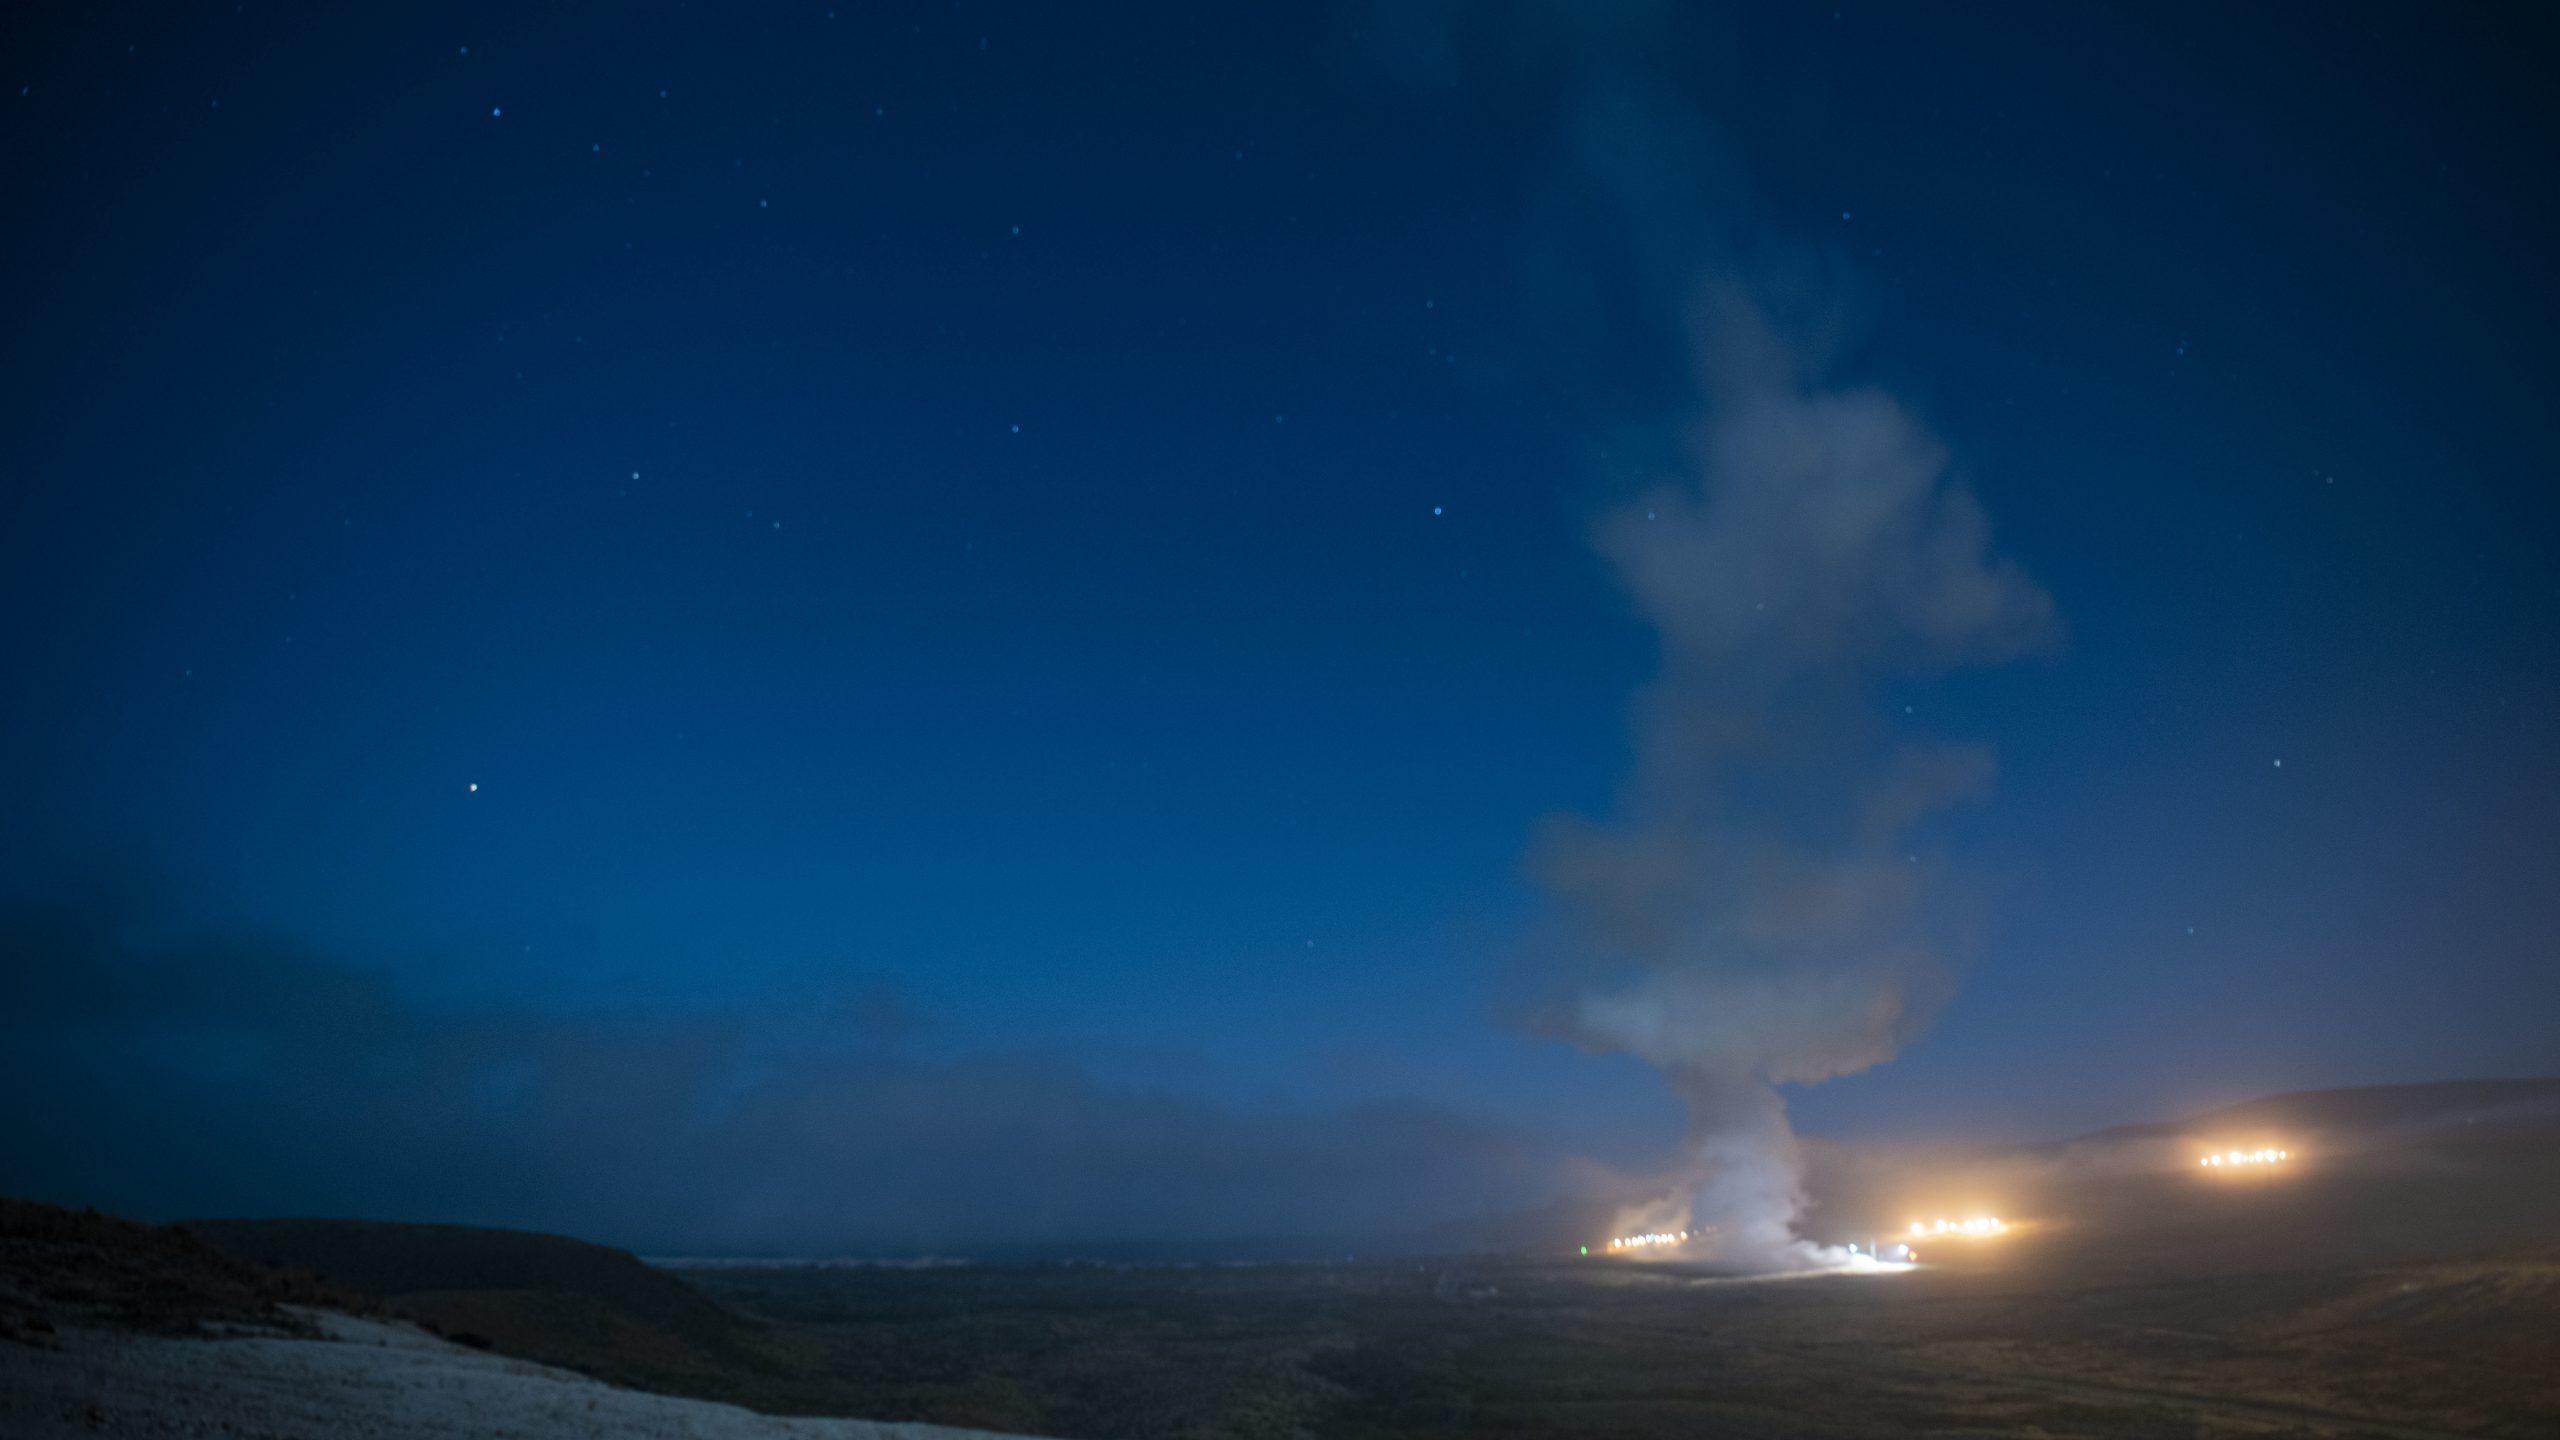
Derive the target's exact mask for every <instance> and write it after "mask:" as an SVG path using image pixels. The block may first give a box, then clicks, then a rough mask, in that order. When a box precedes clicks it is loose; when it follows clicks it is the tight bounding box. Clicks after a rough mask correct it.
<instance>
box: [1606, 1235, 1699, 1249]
mask: <svg viewBox="0 0 2560 1440" xmlns="http://www.w3.org/2000/svg"><path fill="white" fill-rule="evenodd" d="M1688 1238H1689V1232H1688V1231H1686V1230H1679V1231H1671V1230H1653V1231H1648V1232H1647V1233H1645V1234H1642V1235H1621V1236H1619V1237H1618V1238H1617V1239H1615V1240H1612V1241H1610V1242H1609V1248H1610V1249H1612V1250H1641V1249H1644V1248H1645V1247H1646V1246H1648V1245H1677V1244H1679V1243H1680V1242H1681V1241H1683V1240H1686V1239H1688Z"/></svg>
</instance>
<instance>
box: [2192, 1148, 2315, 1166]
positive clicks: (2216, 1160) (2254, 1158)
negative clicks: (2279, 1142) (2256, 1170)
mask: <svg viewBox="0 0 2560 1440" xmlns="http://www.w3.org/2000/svg"><path fill="white" fill-rule="evenodd" d="M2292 1158H2293V1152H2292V1151H2290V1150H2225V1151H2223V1152H2222V1153H2221V1154H2219V1155H2207V1156H2206V1157H2204V1158H2203V1159H2201V1160H2199V1161H2197V1162H2196V1163H2197V1164H2198V1165H2201V1166H2204V1167H2206V1168H2207V1169H2220V1168H2222V1167H2224V1166H2228V1165H2273V1164H2275V1163H2276V1162H2278V1161H2280V1160H2290V1159H2292Z"/></svg>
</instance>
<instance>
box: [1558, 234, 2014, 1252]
mask: <svg viewBox="0 0 2560 1440" xmlns="http://www.w3.org/2000/svg"><path fill="white" fill-rule="evenodd" d="M1703 288H1704V290H1705V293H1706V297H1707V298H1706V299H1705V300H1704V301H1703V302H1702V303H1701V305H1700V307H1699V312H1698V318H1697V320H1696V324H1697V327H1698V336H1699V345H1700V349H1701V352H1702V355H1703V359H1702V361H1701V363H1700V366H1699V370H1700V375H1701V389H1702V392H1703V395H1702V399H1703V409H1704V413H1705V417H1706V418H1705V421H1704V423H1703V425H1702V426H1700V427H1699V428H1698V429H1697V430H1696V431H1695V432H1694V434H1693V435H1692V437H1691V438H1690V441H1689V444H1688V445H1687V446H1686V447H1685V448H1686V455H1685V468H1684V470H1683V472H1682V473H1677V474H1674V475H1671V476H1668V477H1666V478H1664V479H1662V480H1661V481H1660V482H1659V483H1658V484H1656V485H1655V486H1654V487H1653V488H1651V489H1649V490H1647V491H1646V492H1645V493H1643V494H1641V495H1640V496H1638V497H1637V498H1636V499H1633V500H1630V501H1628V502H1626V503H1624V504H1622V505H1619V506H1618V507H1616V508H1615V509H1613V510H1610V511H1609V512H1608V513H1606V514H1605V515H1603V516H1602V517H1601V518H1600V520H1599V521H1598V523H1597V525H1596V526H1595V527H1594V530H1593V542H1594V544H1595V545H1596V546H1597V547H1598V549H1599V551H1600V553H1601V554H1602V555H1603V556H1605V557H1606V558H1607V560H1608V561H1609V562H1610V563H1611V564H1612V565H1613V566H1614V567H1615V570H1616V572H1617V575H1618V577H1619V579H1620V580H1621V581H1622V582H1623V584H1624V585H1625V588H1626V590H1627V593H1628V594H1629V595H1630V596H1631V597H1632V599H1633V601H1634V603H1635V607H1636V609H1637V611H1638V612H1639V613H1640V614H1641V616H1642V617H1643V618H1644V619H1645V620H1646V621H1647V622H1648V623H1650V624H1651V625H1652V626H1653V628H1654V629H1655V630H1656V631H1657V632H1658V634H1659V636H1660V642H1661V655H1662V661H1661V672H1660V674H1659V675H1658V676H1657V677H1656V679H1655V680H1654V682H1653V683H1652V685H1651V686H1650V687H1649V689H1648V690H1647V691H1646V692H1645V693H1644V694H1643V695H1642V696H1640V697H1639V702H1638V707H1637V709H1638V714H1637V720H1636V735H1635V740H1636V744H1635V765H1634V770H1633V773H1632V774H1631V775H1630V776H1629V777H1628V779H1627V780H1626V782H1625V784H1624V786H1623V789H1622V792H1621V795H1620V797H1619V804H1618V810H1617V813H1616V814H1615V815H1614V816H1613V817H1612V818H1610V819H1608V820H1606V821H1598V822H1595V821H1589V820H1583V819H1560V820H1557V821H1554V822H1551V823H1550V825H1549V827H1548V829H1547V832H1546V833H1545V834H1544V835H1543V837H1542V838H1541V841H1540V843H1539V845H1538V847H1537V853H1536V868H1537V871H1538V874H1539V876H1540V878H1541V879H1542V881H1543V882H1544V884H1545V885H1546V886H1547V887H1548V888H1549V890H1550V892H1551V893H1552V894H1553V895H1555V896H1556V897H1558V898H1559V899H1560V900H1561V901H1562V902H1563V904H1564V907H1565V909H1566V910H1567V911H1568V912H1569V914H1570V915H1571V916H1572V917H1573V921H1574V928H1575V933H1576V937H1577V941H1578V944H1577V949H1578V951H1579V952H1580V954H1581V955H1582V956H1583V958H1584V959H1585V960H1586V961H1587V965H1586V966H1585V968H1584V969H1583V970H1582V971H1580V972H1579V973H1580V975H1581V977H1582V978H1581V979H1580V981H1579V982H1578V983H1577V984H1576V985H1574V986H1573V987H1572V988H1571V990H1570V991H1569V993H1568V994H1566V995H1565V996H1564V997H1563V998H1562V999H1561V1000H1560V1001H1559V1002H1558V1003H1557V1004H1556V1005H1555V1007H1554V1010H1553V1014H1552V1022H1553V1024H1554V1026H1555V1028H1557V1029H1558V1030H1559V1031H1560V1032H1561V1033H1563V1034H1565V1035H1566V1036H1568V1037H1570V1038H1571V1039H1573V1040H1574V1041H1576V1042H1577V1043H1579V1044H1582V1045H1585V1046H1587V1047H1590V1048H1593V1049H1596V1050H1608V1051H1624V1052H1626V1053H1628V1054H1631V1055H1634V1056H1636V1057H1638V1058H1640V1059H1642V1060H1644V1061H1646V1062H1648V1063H1649V1064H1652V1065H1654V1066H1656V1067H1658V1068H1659V1069H1660V1070H1661V1071H1662V1073H1663V1074H1664V1076H1665V1077H1666V1078H1667V1079H1668V1080H1669V1082H1670V1083H1671V1085H1672V1086H1673V1088H1674V1089H1675V1090H1676V1091H1677V1092H1678V1093H1679V1095H1680V1096H1681V1098H1682V1100H1683V1101H1684V1102H1685V1103H1686V1105H1687V1107H1688V1112H1689V1117H1690V1125H1691V1130H1692V1138H1693V1141H1694V1145H1693V1154H1694V1161H1693V1166H1692V1169H1691V1171H1690V1173H1689V1175H1688V1176H1687V1178H1686V1181H1685V1183H1684V1185H1683V1187H1682V1189H1681V1192H1680V1193H1679V1194H1676V1195H1674V1196H1671V1197H1668V1198H1667V1199H1666V1200H1665V1201H1664V1202H1663V1203H1662V1204H1661V1205H1659V1206H1657V1207H1653V1208H1652V1209H1651V1210H1650V1211H1649V1212H1648V1213H1646V1214H1643V1215H1637V1216H1630V1217H1628V1223H1629V1224H1630V1225H1631V1226H1638V1227H1641V1228H1650V1229H1689V1230H1693V1231H1702V1232H1705V1241H1704V1244H1705V1246H1706V1247H1707V1249H1708V1251H1709V1253H1712V1254H1713V1255H1715V1256H1716V1257H1718V1258H1720V1259H1723V1260H1727V1261H1731V1262H1735V1263H1741V1264H1748V1265H1755V1266H1777V1267H1783V1266H1792V1265H1800V1264H1807V1263H1815V1262H1818V1261H1819V1260H1820V1259H1821V1258H1822V1257H1821V1256H1819V1255H1818V1254H1816V1253H1815V1252H1814V1250H1813V1249H1812V1247H1810V1246H1807V1245H1805V1244H1804V1243H1803V1242H1801V1241H1799V1240H1798V1239H1797V1238H1796V1235H1795V1231H1794V1221H1795V1219H1796V1217H1797V1215H1798V1212H1799V1211H1800V1209H1801V1208H1802V1204H1803V1197H1802V1191H1801V1187H1800V1179H1799V1177H1800V1170H1801V1164H1800V1159H1799V1156H1798V1153H1797V1148H1796V1143H1795V1138H1794V1135H1793V1134H1792V1132H1791V1131H1790V1130H1789V1128H1788V1124H1787V1118H1786V1106H1785V1101H1784V1099H1783V1098H1782V1097H1781V1095H1780V1094H1779V1091H1778V1088H1777V1087H1779V1086H1782V1085H1804V1084H1812V1083H1815V1082H1819V1081H1823V1080H1828V1079H1831V1078H1833V1077H1836V1076H1841V1075H1849V1074H1854V1073H1856V1072H1857V1071H1860V1070H1864V1069H1867V1068H1868V1067H1870V1066H1873V1065H1877V1064H1881V1063H1883V1062H1884V1061H1886V1060H1888V1059H1890V1058H1891V1057H1892V1056H1893V1054H1894V1052H1895V1051H1896V1050H1897V1049H1898V1048H1899V1047H1900V1046H1902V1045H1903V1044H1904V1043H1905V1042H1907V1041H1909V1040H1910V1039H1911V1038H1912V1037H1913V1036H1915V1035H1916V1034H1918V1033H1919V1032H1920V1031H1921V1030H1922V1029H1923V1028H1924V1027H1926V1026H1927V1024H1928V1023H1929V1022H1930V1020H1931V1019H1932V1017H1933V1015H1934V1014H1935V1012H1936V1010H1937V1009H1938V1007H1939V1005H1940V1003H1941V1002H1942V1001H1943V1000H1944V999H1945V997H1946V996H1947V994H1948V993H1949V991H1950V989H1951V988H1952V983H1953V982H1952V970H1951V959H1952V957H1951V951H1952V950H1954V949H1955V948H1957V941H1956V938H1955V937H1954V936H1953V935H1952V934H1951V932H1952V931H1954V930H1955V929H1956V928H1957V926H1956V925H1955V923H1954V921H1953V920H1952V919H1951V918H1950V916H1949V915H1948V914H1947V913H1946V912H1947V910H1948V909H1949V907H1947V906H1945V905H1943V904H1942V903H1940V899H1939V894H1938V891H1939V888H1940V887H1939V886H1937V885H1936V884H1935V883H1933V882H1935V881H1936V879H1937V870H1938V867H1937V866H1936V865H1935V864H1931V863H1923V861H1924V858H1925V857H1923V856H1922V855H1921V854H1919V853H1918V851H1917V849H1916V848H1915V847H1914V846H1913V845H1912V843H1911V837H1912V835H1913V832H1914V827H1915V826H1917V825H1919V824H1920V823H1921V822H1923V821H1924V820H1926V819H1927V818H1928V817H1929V816H1931V815H1933V814H1935V813H1937V812H1939V811H1940V810H1942V809H1943V808H1945V807H1946V806H1948V805H1950V804H1953V803H1955V802H1958V801H1961V800H1963V799H1966V798H1968V797H1970V796H1974V795H1977V794H1979V793H1981V792H1982V791H1983V790H1984V789H1985V787H1987V786H1988V784H1989V783H1990V779H1991V774H1992V760H1991V756H1990V753H1989V752H1988V751H1987V750H1985V749H1983V748H1981V747H1979V746H1968V745H1951V744H1943V743H1927V742H1921V741H1917V740H1913V739H1909V738H1906V737H1899V736H1897V735H1895V734H1894V733H1892V727H1891V726H1890V725H1888V724H1887V723H1886V722H1885V721H1884V718H1883V715H1882V713H1881V712H1882V711H1883V710H1884V708H1885V707H1884V706H1883V704H1882V697H1881V695H1880V691H1881V689H1882V687H1884V686H1885V685H1886V684H1888V683H1890V682H1894V681H1908V680H1913V679H1917V678H1920V677H1925V676H1927V675H1930V674H1935V673H1941V672H1944V671H1946V670H1948V669H1950V668H1953V667H1957V666H1963V665H1978V664H1996V663H1999V662H2002V661H2005V660H2009V659H2012V658H2015V657H2017V656H2019V655H2021V654H2023V653H2025V652H2027V651H2029V650H2031V649H2033V648H2035V647H2037V646H2039V645H2041V644H2044V643H2046V642H2047V641H2048V640H2049V639H2050V638H2051V637H2052V636H2053V635H2054V634H2055V632H2056V624H2055V620H2054V616H2053V611H2052V605H2051V602H2050V601H2049V599H2048V598H2047V597H2046V595H2045V593H2044V592H2043V591H2042V590H2041V589H2039V588H2038V587H2037V586H2036V584H2035V583H2034V582H2033V581H2032V580H2030V579H2029V578H2028V577H2027V576H2026V575H2025V574H2024V573H2022V572H2021V571H2020V570H2019V569H2018V568H2017V567H2016V566H2015V565H2013V564H2011V563H2009V562H2007V561H2004V560H2002V559H2000V558H1999V557H1998V556H1996V555H1995V554H1994V553H1993V551H1992V548H1991V541H1990V530H1989V526H1988V524H1987V522H1986V520H1985V518H1984V515H1983V512H1982V508H1981V506H1980V505H1979V503H1978V502H1977V501H1976V500H1975V499H1974V497H1973V495H1972V494H1971V493H1970V492H1969V491H1968V490H1967V489H1966V488H1965V487H1964V486H1963V485H1962V484H1960V483H1959V482H1958V481H1957V480H1956V479H1955V478H1954V477H1953V476H1952V475H1951V473H1950V468H1949V459H1948V455H1947V451H1946V448H1945V446H1944V445H1943V444H1941V443H1940V441H1939V440H1938V439H1937V437H1936V436H1934V435H1932V434H1931V433H1930V431H1929V430H1928V428H1927V427H1926V426H1925V425H1923V424H1922V423H1921V422H1920V420H1919V419H1918V418H1916V417H1915V416H1914V415H1913V414H1912V412H1911V411H1910V410H1909V409H1908V408H1907V407H1906V406H1905V405H1903V404H1902V403H1900V402H1899V401H1897V400H1896V399H1895V398H1894V397H1893V396H1891V395H1889V394H1886V393H1884V392H1882V391H1880V390H1875V389H1865V388H1842V389H1832V388H1825V387H1824V386H1823V385H1822V384H1821V383H1819V381H1818V380H1816V379H1811V378H1808V372H1807V367H1806V365H1805V363H1804V361H1803V358H1802V356H1801V355H1800V354H1799V353H1798V352H1797V351H1796V350H1795V349H1794V348H1791V347H1790V346H1789V345H1788V344H1787V343H1786V341H1785V339H1784V337H1782V336H1780V335H1778V334H1777V333H1776V332H1775V331H1774V330H1773V328H1772V327H1771V325H1770V324H1769V323H1768V322H1767V321H1766V320H1765V319H1764V318H1763V314H1762V312H1761V311H1760V309H1759V308H1758V307H1756V306H1755V305H1754V304H1753V303H1752V302H1751V301H1750V299H1749V298H1748V297H1747V296H1746V294H1745V292H1744V290H1743V288H1742V286H1741V285H1740V283H1739V282H1737V281H1733V280H1730V279H1712V280H1709V281H1707V282H1705V284H1704V286H1703Z"/></svg>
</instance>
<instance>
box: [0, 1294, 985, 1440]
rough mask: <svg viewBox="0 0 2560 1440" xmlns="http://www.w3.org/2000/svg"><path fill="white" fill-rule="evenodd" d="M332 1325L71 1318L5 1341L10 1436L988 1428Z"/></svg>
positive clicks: (333, 1321)
mask: <svg viewBox="0 0 2560 1440" xmlns="http://www.w3.org/2000/svg"><path fill="white" fill-rule="evenodd" d="M304 1313H305V1316H306V1318H308V1319H310V1320H312V1321H313V1322H314V1323H315V1324H317V1325H318V1326H319V1327H320V1331H321V1334H322V1336H323V1337H325V1338H319V1339H304V1338H298V1337H292V1336H284V1335H276V1334H257V1335H242V1336H238V1337H232V1338H223V1339H176V1338H170V1337H166V1336H156V1335H137V1334H130V1333H123V1332H115V1331H104V1330H85V1329H83V1330H74V1329H66V1330H64V1331H62V1332H61V1333H60V1334H59V1335H58V1336H57V1337H55V1338H57V1339H58V1341H59V1348H43V1349H40V1348H36V1347H34V1346H30V1345H25V1344H18V1343H8V1342H0V1435H6V1436H8V1437H10V1440H69V1437H73V1436H78V1437H81V1440H89V1437H94V1436H96V1435H99V1434H102V1433H103V1434H108V1435H119V1436H143V1437H163V1436H165V1437H178V1436H187V1437H201V1436H244V1437H245V1436H258V1437H272V1440H341V1437H344V1440H430V1437H434V1440H446V1437H455V1436H490V1437H497V1436H506V1437H514V1440H573V1437H574V1440H584V1437H605V1436H612V1437H617V1440H622V1437H628V1440H676V1437H684V1440H970V1437H978V1436H985V1435H986V1434H987V1432H985V1431H979V1430H953V1429H947V1428H944V1427H942V1426H937V1425H898V1424H882V1423H878V1422H874V1421H868V1420H814V1419H786V1418H780V1417H776V1416H769V1415H758V1414H756V1413H754V1412H753V1411H749V1410H741V1409H739V1408H737V1407H736V1406H734V1405H717V1404H713V1403H711V1402H709V1401H704V1400H679V1399H674V1398H671V1397H668V1396H663V1395H647V1394H642V1393H640V1392H638V1391H633V1390H622V1389H617V1388H615V1387H613V1386H610V1385H606V1384H603V1383H601V1382H599V1381H595V1380H590V1379H588V1378H587V1377H585V1376H583V1375H575V1374H571V1373H569V1372H568V1371H565V1370H553V1369H550V1368H547V1367H545V1366H540V1365H533V1364H528V1363H526V1362H524V1361H521V1360H508V1359H505V1358H502V1357H500V1356H496V1355H490V1354H486V1353H483V1352H481V1351H478V1350H471V1349H466V1348H464V1347H462V1346H459V1345H454V1344H450V1343H447V1342H446V1341H443V1340H439V1339H437V1338H435V1337H434V1336H431V1335H428V1334H427V1333H425V1332H424V1331H421V1330H419V1329H417V1328H415V1327H413V1326H408V1325H400V1324H389V1323H384V1322H380V1321H373V1320H361V1319H356V1318H353V1317H350V1316H345V1315H339V1314H335V1313H331V1312H325V1311H312V1312H304Z"/></svg>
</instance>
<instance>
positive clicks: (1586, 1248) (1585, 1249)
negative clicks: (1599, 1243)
mask: <svg viewBox="0 0 2560 1440" xmlns="http://www.w3.org/2000/svg"><path fill="white" fill-rule="evenodd" d="M1582 1253H1583V1254H1585V1255H1588V1254H1590V1253H1591V1247H1590V1246H1588V1245H1585V1246H1583V1247H1582Z"/></svg>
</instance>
